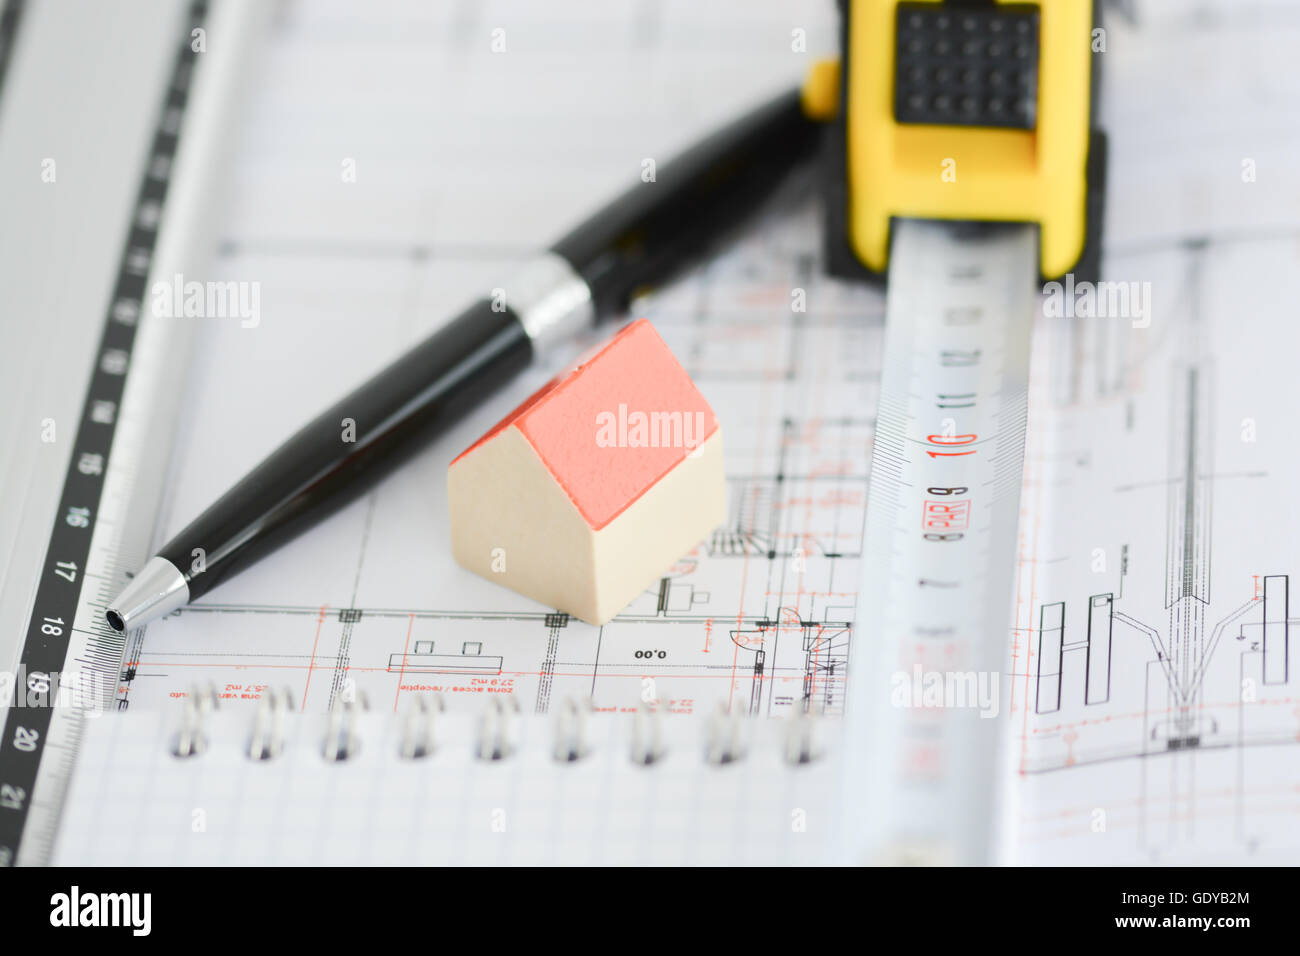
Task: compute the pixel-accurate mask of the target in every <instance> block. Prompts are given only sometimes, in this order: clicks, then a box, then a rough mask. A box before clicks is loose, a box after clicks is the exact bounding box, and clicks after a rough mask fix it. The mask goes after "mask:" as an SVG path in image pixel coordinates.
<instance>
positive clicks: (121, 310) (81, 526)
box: [0, 0, 208, 866]
mask: <svg viewBox="0 0 1300 956" xmlns="http://www.w3.org/2000/svg"><path fill="white" fill-rule="evenodd" d="M207 13H208V4H207V2H206V0H196V2H194V3H192V4H191V5H190V8H189V12H188V15H187V17H186V18H185V20H183V21H182V24H183V26H184V35H183V36H181V37H178V40H177V44H178V49H177V53H176V60H175V65H174V67H173V69H172V74H171V79H170V82H169V84H168V87H167V93H166V97H165V99H164V102H163V104H162V112H161V115H160V117H159V120H158V123H157V125H156V127H155V129H154V135H153V146H152V149H151V150H150V153H149V155H148V156H147V157H146V160H145V169H146V172H145V175H144V179H143V182H142V183H141V184H140V190H139V193H138V194H137V197H136V200H135V204H134V206H133V207H132V211H131V221H130V226H129V229H128V233H127V237H126V242H125V246H124V248H123V251H122V256H121V261H120V264H119V266H118V270H117V281H116V284H115V287H114V290H113V296H112V300H111V302H110V303H109V308H108V315H107V317H106V319H105V321H104V327H103V332H102V333H101V335H100V340H99V348H98V351H97V352H96V361H95V368H94V371H93V372H92V374H91V379H90V388H89V390H88V393H87V395H86V401H85V404H84V405H83V407H82V411H81V420H80V423H79V424H78V426H77V438H76V445H75V446H74V449H73V452H72V456H71V460H70V462H69V465H68V471H67V474H66V476H65V477H64V480H63V493H62V496H61V497H60V500H59V510H58V514H57V516H56V517H55V521H54V529H53V531H52V532H51V533H50V540H49V545H48V547H47V550H46V553H45V559H44V564H43V568H42V576H41V579H40V583H39V585H38V586H37V589H36V601H35V603H34V605H33V607H32V614H31V618H30V620H29V621H28V625H27V634H26V637H25V640H24V643H23V647H22V651H21V654H20V656H19V659H18V671H17V674H16V676H15V679H14V681H13V688H12V695H13V699H12V702H11V707H10V710H9V713H8V716H7V718H6V720H5V726H4V732H3V736H2V737H0V865H3V866H12V865H13V864H15V863H16V862H18V850H19V847H20V845H21V844H22V842H23V840H24V837H25V836H27V837H28V838H29V839H30V838H31V837H30V835H29V834H28V830H29V826H28V825H29V822H31V818H32V817H33V813H34V808H35V807H37V806H38V805H39V802H38V801H36V800H34V794H35V792H36V786H37V775H38V773H39V771H40V770H41V767H42V762H43V761H50V760H57V761H61V762H63V763H64V764H66V766H65V768H64V770H65V771H67V772H70V770H71V763H72V760H73V759H74V757H75V742H76V740H77V739H79V736H80V732H79V727H80V721H81V720H82V719H84V717H83V711H82V708H84V707H86V706H87V705H89V706H91V707H97V706H99V705H100V703H101V700H89V701H88V700H87V697H88V696H90V695H98V696H100V698H101V699H111V695H112V693H113V689H114V688H115V687H116V685H117V681H118V679H119V676H120V668H121V663H122V654H123V650H124V648H125V642H126V636H125V635H122V634H118V633H116V632H115V631H113V630H112V628H110V627H109V626H108V625H107V623H105V622H104V621H103V617H102V615H96V620H95V623H94V625H93V626H92V627H93V629H92V630H90V631H84V632H82V634H83V635H84V637H85V640H84V647H83V649H82V653H81V654H79V655H78V656H77V657H75V658H74V659H72V660H69V657H68V655H69V649H70V646H71V645H72V640H73V628H74V622H75V621H76V615H77V609H78V607H79V606H80V604H81V602H82V591H83V589H84V588H85V587H86V582H85V574H84V572H85V568H86V565H87V559H88V556H89V554H90V546H91V537H92V535H93V534H94V531H95V527H96V518H97V517H98V512H99V508H100V504H101V499H102V497H103V491H104V481H105V471H106V467H107V463H108V461H109V455H110V453H111V452H112V449H113V439H114V437H115V435H116V432H117V418H118V414H117V413H118V409H119V407H120V405H121V402H122V394H123V391H124V387H125V383H126V373H127V371H128V369H129V368H130V366H131V356H132V349H133V347H134V345H135V339H136V321H137V318H138V317H139V315H140V314H141V311H142V306H143V304H144V295H145V290H146V283H147V281H148V273H149V263H150V261H151V260H152V258H153V253H154V250H155V246H156V243H157V240H158V233H159V229H160V227H161V220H162V210H163V204H164V202H165V201H166V198H167V192H168V187H169V186H170V182H171V181H170V171H171V168H172V166H173V160H174V159H175V157H176V152H177V149H178V147H179V144H180V132H181V126H182V120H183V119H184V116H185V109H186V105H187V103H188V100H189V91H190V80H191V75H192V72H193V70H194V66H195V59H196V57H197V56H198V54H197V53H196V52H195V50H194V49H193V45H192V34H191V32H190V31H191V30H193V29H195V28H198V27H201V26H203V24H204V22H205V20H206V17H207ZM70 665H73V666H74V668H75V669H74V670H72V671H69V670H68V668H69V666H70ZM56 717H59V718H67V719H69V720H70V723H71V726H70V727H69V728H68V730H69V734H68V735H67V736H68V738H69V739H70V740H71V742H72V744H73V746H67V745H66V744H61V743H54V735H52V734H51V725H52V724H53V723H54V721H55V719H56ZM65 776H66V773H65ZM61 798H62V794H60V795H59V797H58V798H57V799H56V801H55V804H56V805H55V806H53V807H52V808H46V809H47V811H48V812H45V813H43V817H44V819H43V821H42V822H43V830H42V834H41V836H42V837H43V838H44V840H45V841H46V843H47V845H48V844H50V843H52V840H53V835H54V834H53V827H54V825H55V824H56V823H57V818H58V806H57V803H58V802H61ZM41 802H47V803H48V801H44V799H43V801H41Z"/></svg>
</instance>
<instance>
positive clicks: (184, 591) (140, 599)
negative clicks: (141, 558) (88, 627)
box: [104, 557, 190, 633]
mask: <svg viewBox="0 0 1300 956" xmlns="http://www.w3.org/2000/svg"><path fill="white" fill-rule="evenodd" d="M189 600H190V586H189V582H188V581H186V580H185V575H183V574H181V573H180V571H178V570H176V565H174V564H172V563H171V562H170V561H168V560H167V559H166V558H157V557H155V558H150V559H149V561H148V563H147V564H145V566H144V568H142V569H141V571H140V573H139V574H137V575H136V576H135V577H134V578H132V579H131V582H130V583H129V584H127V586H126V587H125V588H123V589H122V593H121V594H119V595H118V596H117V600H116V601H114V602H113V603H112V604H110V605H109V606H108V607H107V609H105V611H104V617H105V618H106V619H107V620H108V626H109V627H111V628H112V629H113V630H115V631H117V632H118V633H121V632H123V631H128V630H130V629H131V628H134V627H139V626H140V625H141V624H147V623H148V622H149V621H152V620H155V619H157V618H160V617H163V616H164V615H166V614H170V613H171V612H172V611H174V610H176V609H177V608H179V607H184V606H185V605H186V604H188V603H189Z"/></svg>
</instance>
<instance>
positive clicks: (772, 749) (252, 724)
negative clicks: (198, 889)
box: [55, 697, 837, 866]
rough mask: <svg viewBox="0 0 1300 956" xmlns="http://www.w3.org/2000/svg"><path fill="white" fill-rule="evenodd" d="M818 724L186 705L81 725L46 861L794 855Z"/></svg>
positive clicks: (530, 860) (495, 861)
mask: <svg viewBox="0 0 1300 956" xmlns="http://www.w3.org/2000/svg"><path fill="white" fill-rule="evenodd" d="M836 729H837V728H836V727H835V726H834V725H833V724H830V723H828V722H825V721H821V720H818V719H814V718H798V719H794V720H764V719H752V718H734V717H730V716H725V715H722V714H718V715H715V716H713V717H700V716H671V715H662V716H661V715H657V714H653V713H650V712H648V711H645V710H642V711H639V712H634V713H596V714H589V713H587V712H585V711H584V710H582V709H581V708H580V707H579V706H578V705H575V704H573V703H571V702H566V703H565V705H564V706H562V707H561V708H559V711H558V714H555V715H548V716H542V715H533V714H530V715H518V714H515V713H514V712H513V711H512V710H511V709H510V707H509V706H506V705H500V704H496V703H494V704H493V705H491V706H488V707H486V708H484V709H483V711H482V712H481V713H479V714H477V715H475V714H467V713H454V714H443V713H441V712H439V710H438V708H437V707H436V706H435V705H433V703H432V699H430V698H425V699H423V700H421V701H420V703H419V705H417V706H414V707H411V708H408V709H406V710H405V711H404V712H403V713H401V714H392V713H386V714H379V713H370V712H366V711H363V710H361V709H360V708H359V707H356V706H346V707H343V708H339V709H336V710H335V711H333V712H331V713H330V714H328V715H326V714H304V713H301V712H297V711H293V710H292V708H291V707H288V706H286V702H285V700H284V699H283V698H280V699H279V700H277V699H276V698H273V697H272V698H267V699H264V701H263V702H262V704H261V705H260V706H259V709H258V712H257V714H256V715H255V716H252V717H250V715H249V712H248V711H247V710H243V711H234V710H227V711H216V710H207V709H206V708H204V707H201V706H198V705H195V704H194V703H192V702H187V704H186V705H185V706H184V707H183V708H181V707H178V708H176V709H174V710H165V711H152V712H143V711H142V712H133V713H127V714H122V715H117V716H106V717H103V718H100V719H94V720H89V721H87V723H86V739H85V744H84V748H83V754H82V758H81V761H80V763H79V765H78V767H77V771H76V775H75V777H74V780H73V785H72V789H71V791H70V795H69V799H68V803H67V807H66V811H65V821H64V825H63V827H62V829H61V832H60V838H59V842H58V845H57V847H56V853H55V863H56V864H72V863H75V864H77V865H102V866H122V865H168V866H175V865H196V864H197V865H224V864H251V865H279V864H285V865H291V864H292V865H365V864H379V863H383V864H393V865H403V864H412V865H414V864H420V865H424V864H465V865H504V864H562V865H567V864H573V865H579V864H621V865H638V864H650V865H654V864H664V865H677V866H680V865H692V864H724V863H725V864H800V863H817V862H822V861H824V860H826V859H827V857H828V853H829V849H830V825H831V824H830V821H831V815H832V808H831V805H830V803H831V797H830V794H831V793H832V790H833V787H832V782H833V779H834V776H833V775H834V774H835V768H834V761H833V760H832V759H831V756H832V751H833V742H834V740H835V738H836V736H837V735H836V733H835V731H836Z"/></svg>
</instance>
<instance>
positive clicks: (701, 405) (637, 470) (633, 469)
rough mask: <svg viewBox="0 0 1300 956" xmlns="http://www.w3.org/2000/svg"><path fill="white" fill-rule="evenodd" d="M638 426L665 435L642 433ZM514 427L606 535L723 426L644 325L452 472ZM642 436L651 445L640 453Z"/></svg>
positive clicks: (530, 405) (548, 391)
mask: <svg viewBox="0 0 1300 956" xmlns="http://www.w3.org/2000/svg"><path fill="white" fill-rule="evenodd" d="M620 406H622V408H621V409H620ZM697 413H698V414H697ZM638 414H639V415H640V416H641V418H640V419H638V417H637V416H638ZM638 420H642V421H648V422H653V423H654V424H655V425H656V426H657V427H654V428H651V427H650V426H649V424H647V425H645V426H644V427H643V429H641V430H640V431H638V429H637V427H636V426H637V422H638ZM602 424H603V426H604V429H603V431H602ZM512 425H513V426H514V427H516V428H518V429H519V431H520V432H521V433H522V434H523V436H524V437H525V438H526V439H527V440H528V442H529V444H531V445H532V446H533V448H534V450H535V451H536V452H537V454H538V456H539V457H540V458H541V459H542V462H543V463H544V464H545V465H546V467H547V469H548V470H549V471H550V472H551V474H552V475H553V476H554V477H555V480H556V481H558V482H559V483H560V487H562V488H563V489H564V490H565V492H566V493H567V494H568V496H569V498H570V499H572V501H573V503H574V505H576V506H577V508H578V511H579V512H580V513H581V514H582V516H583V518H585V519H586V521H587V524H588V525H590V526H591V527H592V528H594V529H597V530H599V529H600V528H603V527H604V526H605V525H606V524H608V523H609V522H610V521H612V520H613V519H614V518H616V517H618V515H619V514H620V513H621V512H622V511H623V509H624V508H626V507H628V505H630V504H632V503H633V502H635V501H636V500H637V499H638V498H639V497H641V495H643V494H645V492H647V491H648V490H649V489H650V488H652V487H654V485H655V483H656V482H658V481H659V479H660V478H662V477H663V476H664V475H666V474H667V473H668V472H670V471H672V470H673V468H675V467H676V466H677V465H678V464H680V463H681V461H682V460H683V459H684V458H685V457H686V456H687V454H689V453H690V451H691V447H694V446H696V445H699V444H701V443H702V442H703V441H704V440H705V439H706V438H708V437H710V436H711V435H712V434H713V433H714V432H715V431H717V429H718V420H717V418H716V417H715V416H714V414H713V409H711V408H710V407H709V403H708V402H706V401H705V400H704V396H703V395H701V394H700V393H699V390H698V389H696V387H695V384H694V383H693V382H692V381H691V379H690V376H688V375H687V374H686V370H685V369H683V368H682V367H681V365H679V364H678V362H677V359H676V358H675V357H674V356H673V353H672V352H670V351H669V350H668V346H667V345H665V344H664V340H663V339H661V338H660V337H659V333H658V332H656V331H655V328H654V326H653V325H651V324H650V322H649V321H647V320H646V319H640V320H638V321H636V322H633V323H632V324H631V325H629V326H627V327H626V328H624V329H622V330H621V331H620V332H619V333H618V334H617V335H615V336H614V337H613V338H612V339H610V340H609V341H608V342H606V343H605V344H604V345H602V346H601V347H600V348H599V349H597V350H595V351H594V352H592V353H590V354H589V355H587V356H585V357H584V358H583V359H582V360H580V361H579V363H578V365H577V366H576V367H574V368H573V369H571V370H570V371H568V372H565V373H563V374H562V375H558V376H556V377H555V378H554V379H552V380H551V381H549V382H547V383H546V384H545V385H543V386H542V387H541V388H540V389H538V390H537V391H536V392H535V393H533V394H532V395H531V396H530V397H529V398H528V399H527V400H526V401H525V402H524V403H523V404H522V405H520V406H519V407H518V408H516V409H515V410H514V411H513V412H511V413H510V414H509V415H507V416H506V417H505V418H503V419H502V420H501V421H500V422H498V423H497V424H496V425H495V426H493V427H492V428H491V429H490V430H489V431H488V432H487V434H485V435H484V436H483V437H482V438H480V439H479V440H478V441H476V442H475V443H474V444H473V445H471V446H470V447H469V448H467V449H466V450H465V451H463V452H462V453H461V454H460V455H458V456H457V458H456V460H455V461H453V462H452V464H453V465H455V463H456V461H459V460H460V459H461V458H464V457H465V456H466V455H468V454H469V453H470V452H472V451H473V450H474V449H475V448H478V447H479V446H480V445H483V444H485V443H487V442H488V441H490V440H491V439H492V438H494V437H496V435H498V434H500V433H501V432H502V431H503V430H505V429H506V428H509V427H511V426H512ZM598 436H600V437H601V438H603V439H608V438H610V437H615V438H617V439H618V440H617V441H615V442H614V443H613V444H608V443H602V441H598ZM643 438H644V439H647V440H648V441H649V442H650V445H649V446H648V447H647V446H645V445H639V446H638V442H639V441H640V440H641V439H643ZM687 440H689V441H690V442H691V447H687V445H686V441H687ZM656 446H657V447H656Z"/></svg>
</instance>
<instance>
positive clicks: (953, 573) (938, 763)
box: [836, 220, 1039, 864]
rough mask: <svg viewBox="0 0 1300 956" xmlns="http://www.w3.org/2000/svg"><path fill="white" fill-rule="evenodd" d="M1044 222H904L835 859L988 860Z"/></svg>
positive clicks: (895, 257)
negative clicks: (839, 856)
mask: <svg viewBox="0 0 1300 956" xmlns="http://www.w3.org/2000/svg"><path fill="white" fill-rule="evenodd" d="M1038 261H1039V260H1038V229H1037V227H1035V226H1029V225H993V224H988V225H980V224H960V223H942V222H929V221H919V220H900V221H898V222H897V224H896V226H895V237H894V244H893V249H892V253H891V261H890V266H889V289H888V295H887V304H886V329H885V355H884V365H883V375H882V381H881V392H880V404H879V411H878V413H877V419H876V436H875V445H874V450H873V454H872V460H871V474H870V490H869V493H868V497H867V523H866V535H865V540H864V543H863V561H862V582H861V585H860V587H859V589H858V601H859V604H858V618H857V628H856V630H855V635H854V643H853V650H852V652H851V658H850V662H849V667H850V673H851V675H852V677H851V678H850V680H849V689H848V697H847V701H846V717H845V727H844V733H845V735H846V738H847V739H846V743H845V750H844V753H845V760H846V765H845V774H844V791H843V794H842V818H841V821H840V825H839V827H837V830H836V832H837V844H838V845H839V846H840V847H841V848H842V851H846V852H847V853H848V854H849V857H850V858H849V859H848V860H846V861H845V862H853V863H864V862H877V863H898V862H914V863H960V864H964V863H981V862H987V861H988V860H989V859H990V857H991V856H993V855H994V854H993V843H994V841H995V840H996V834H995V832H994V831H995V827H993V825H992V823H993V820H994V808H995V805H996V802H997V789H998V781H999V780H1000V779H1001V778H1002V777H1003V776H1004V774H1003V772H1002V767H1001V759H1002V758H1001V756H1000V749H1001V748H1000V746H999V742H1000V739H1001V738H1002V736H1003V735H1004V731H1005V729H1006V728H1005V708H1006V706H1007V695H1006V693H1004V691H1005V690H1007V689H1008V688H1009V686H1010V684H1009V681H1008V680H1007V679H1006V676H1007V663H1008V660H1007V655H1008V653H1009V648H1010V640H1009V637H1010V627H1011V622H1012V597H1013V595H1012V583H1013V580H1014V563H1015V549H1016V533H1017V522H1018V517H1019V501H1020V483H1021V475H1022V472H1023V466H1024V442H1025V425H1026V417H1027V410H1028V409H1027V387H1028V373H1029V336H1030V324H1031V318H1032V315H1033V312H1034V309H1035V307H1036V305H1037V301H1038V297H1037V291H1036V284H1037V283H1036V280H1037V278H1038Z"/></svg>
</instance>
